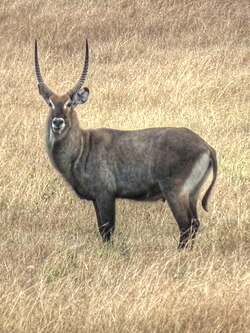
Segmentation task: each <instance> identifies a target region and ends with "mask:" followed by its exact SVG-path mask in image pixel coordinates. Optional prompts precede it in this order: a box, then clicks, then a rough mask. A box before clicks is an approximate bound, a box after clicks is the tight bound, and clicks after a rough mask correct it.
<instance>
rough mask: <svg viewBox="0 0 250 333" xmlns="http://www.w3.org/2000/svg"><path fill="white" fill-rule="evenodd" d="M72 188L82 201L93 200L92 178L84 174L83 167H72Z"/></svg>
mask: <svg viewBox="0 0 250 333" xmlns="http://www.w3.org/2000/svg"><path fill="white" fill-rule="evenodd" d="M71 175H72V179H71V186H72V187H73V189H74V191H75V192H76V194H77V195H78V196H79V197H80V198H81V199H86V200H93V199H94V192H93V187H92V182H91V180H90V176H89V175H88V174H87V173H86V172H84V170H83V169H82V168H81V166H80V165H79V166H78V165H76V166H73V167H72V173H71Z"/></svg>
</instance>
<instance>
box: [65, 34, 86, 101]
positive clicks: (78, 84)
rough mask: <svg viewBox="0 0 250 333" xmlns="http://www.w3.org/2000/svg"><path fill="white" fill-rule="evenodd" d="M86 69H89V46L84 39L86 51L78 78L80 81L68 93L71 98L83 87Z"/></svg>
mask: <svg viewBox="0 0 250 333" xmlns="http://www.w3.org/2000/svg"><path fill="white" fill-rule="evenodd" d="M88 68H89V45H88V40H87V39H86V51H85V60H84V66H83V70H82V74H81V76H80V79H79V80H78V82H77V83H76V85H75V86H74V87H73V88H72V89H71V90H69V91H68V93H67V94H68V95H69V96H70V97H72V96H73V95H74V94H75V93H76V92H77V91H78V90H79V89H80V88H81V87H82V85H83V83H84V81H85V79H86V76H87V74H88Z"/></svg>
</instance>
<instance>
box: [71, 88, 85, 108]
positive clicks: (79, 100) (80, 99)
mask: <svg viewBox="0 0 250 333" xmlns="http://www.w3.org/2000/svg"><path fill="white" fill-rule="evenodd" d="M88 97H89V89H88V88H83V89H80V90H78V91H77V92H76V93H75V94H74V95H73V97H72V106H73V108H74V107H76V106H77V105H78V104H84V103H85V102H86V101H87V99H88Z"/></svg>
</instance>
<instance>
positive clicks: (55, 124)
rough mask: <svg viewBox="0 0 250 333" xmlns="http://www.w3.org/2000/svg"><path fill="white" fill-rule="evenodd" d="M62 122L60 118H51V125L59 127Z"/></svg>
mask: <svg viewBox="0 0 250 333" xmlns="http://www.w3.org/2000/svg"><path fill="white" fill-rule="evenodd" d="M63 123H64V120H63V119H62V118H54V119H53V120H52V125H53V126H54V127H57V128H60V127H61V126H62V124H63Z"/></svg>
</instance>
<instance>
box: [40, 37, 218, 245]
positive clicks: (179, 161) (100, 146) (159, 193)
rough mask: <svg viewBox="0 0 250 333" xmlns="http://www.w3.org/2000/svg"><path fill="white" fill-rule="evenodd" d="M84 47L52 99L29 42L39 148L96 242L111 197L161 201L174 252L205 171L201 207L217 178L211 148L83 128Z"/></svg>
mask: <svg viewBox="0 0 250 333" xmlns="http://www.w3.org/2000/svg"><path fill="white" fill-rule="evenodd" d="M88 65H89V48H88V41H87V40H86V52H85V60H84V66H83V70H82V73H81V76H80V79H79V80H78V82H77V83H76V85H75V86H74V87H73V88H72V89H71V90H69V91H68V92H67V93H66V94H64V95H62V96H58V95H56V94H55V93H53V92H52V90H50V89H49V88H48V87H47V85H46V84H45V82H44V81H43V78H42V75H41V71H40V66H39V60H38V50H37V41H35V71H36V77H37V81H38V89H39V93H40V95H41V96H42V97H43V99H44V100H45V102H46V103H47V104H48V107H49V116H48V120H47V135H46V144H47V150H48V154H49V157H50V160H51V161H52V163H53V165H54V167H55V168H56V169H57V170H58V171H59V172H60V173H61V174H62V176H63V177H64V178H65V180H66V181H67V182H68V183H69V184H70V185H71V187H72V188H73V189H74V191H75V192H76V193H77V195H78V196H79V197H80V198H81V199H87V200H91V201H92V202H93V204H94V207H95V212H96V216H97V222H98V228H99V231H100V234H101V236H102V239H103V241H105V242H106V241H110V239H111V236H112V234H113V232H114V230H115V201H116V199H117V198H125V199H134V200H139V201H154V200H158V199H162V200H163V201H165V200H166V201H167V202H168V204H169V206H170V208H171V211H172V213H173V215H174V217H175V219H176V221H177V223H178V226H179V229H180V242H179V249H182V248H184V247H185V246H186V245H188V244H191V246H192V243H193V241H194V238H195V235H196V232H197V230H198V227H199V224H200V223H199V219H198V215H197V200H198V195H199V192H200V189H201V186H202V185H203V183H204V182H205V180H206V178H207V176H208V174H209V172H210V171H211V170H212V171H213V178H212V181H211V184H210V186H209V187H208V189H207V191H206V193H205V195H204V197H203V199H202V206H203V208H204V209H205V210H207V203H208V198H209V195H210V192H211V190H212V188H213V186H214V184H215V181H216V175H217V160H216V153H215V150H214V149H213V148H212V147H210V146H209V145H208V144H207V143H206V142H205V141H204V140H203V139H202V138H200V137H199V136H198V135H197V134H195V133H194V132H192V131H191V130H189V129H186V128H171V127H166V128H149V129H144V130H136V131H120V130H114V129H107V128H100V129H90V130H83V129H81V128H80V126H79V121H78V117H77V114H76V111H75V108H76V106H77V105H78V104H84V103H85V102H86V101H87V99H88V96H89V89H88V88H82V86H83V83H84V81H85V78H86V76H87V72H88Z"/></svg>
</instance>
